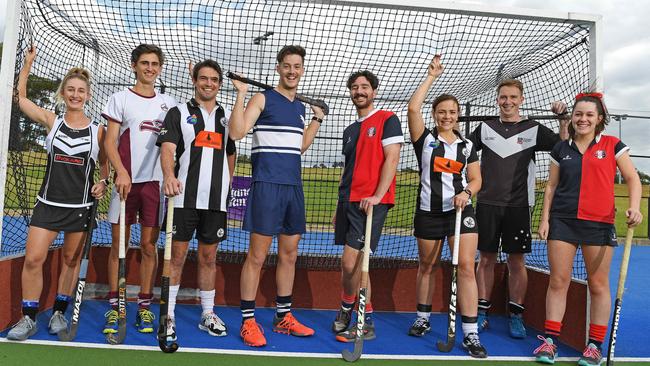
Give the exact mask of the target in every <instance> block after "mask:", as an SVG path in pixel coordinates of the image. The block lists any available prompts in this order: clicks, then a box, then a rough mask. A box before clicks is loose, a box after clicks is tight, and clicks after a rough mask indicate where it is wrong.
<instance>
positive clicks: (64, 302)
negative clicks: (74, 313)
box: [52, 294, 71, 314]
mask: <svg viewBox="0 0 650 366" xmlns="http://www.w3.org/2000/svg"><path fill="white" fill-rule="evenodd" d="M70 299H71V297H70V296H68V295H61V294H58V295H56V300H54V307H53V308H52V314H54V312H55V311H60V312H61V313H64V314H65V311H66V310H67V309H68V304H69V303H70Z"/></svg>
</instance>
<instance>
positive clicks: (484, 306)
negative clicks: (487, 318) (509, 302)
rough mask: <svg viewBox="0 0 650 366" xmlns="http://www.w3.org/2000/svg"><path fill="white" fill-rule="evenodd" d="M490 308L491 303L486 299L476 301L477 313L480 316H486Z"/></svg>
mask: <svg viewBox="0 0 650 366" xmlns="http://www.w3.org/2000/svg"><path fill="white" fill-rule="evenodd" d="M491 307H492V302H491V301H490V300H486V299H478V312H479V313H482V314H487V313H488V311H489V310H490V308H491Z"/></svg>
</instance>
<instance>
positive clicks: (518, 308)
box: [508, 301, 526, 315]
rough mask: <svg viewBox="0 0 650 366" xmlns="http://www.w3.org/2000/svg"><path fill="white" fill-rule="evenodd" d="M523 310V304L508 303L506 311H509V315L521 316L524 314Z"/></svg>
mask: <svg viewBox="0 0 650 366" xmlns="http://www.w3.org/2000/svg"><path fill="white" fill-rule="evenodd" d="M525 309H526V308H524V305H523V304H517V303H516V302H514V301H510V302H509V303H508V310H509V311H510V314H511V315H521V314H523V313H524V310H525Z"/></svg>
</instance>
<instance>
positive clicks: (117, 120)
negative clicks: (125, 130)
mask: <svg viewBox="0 0 650 366" xmlns="http://www.w3.org/2000/svg"><path fill="white" fill-rule="evenodd" d="M102 117H104V118H105V119H106V120H107V121H113V122H117V123H119V124H122V121H120V120H119V119H117V118H113V117H111V116H109V115H108V114H106V113H102Z"/></svg>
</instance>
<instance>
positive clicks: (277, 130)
mask: <svg viewBox="0 0 650 366" xmlns="http://www.w3.org/2000/svg"><path fill="white" fill-rule="evenodd" d="M305 54H306V52H305V49H304V48H302V47H301V46H295V45H291V46H285V47H283V48H282V49H281V50H280V52H278V55H277V61H278V64H277V66H276V71H277V73H278V75H279V76H280V80H279V83H278V85H277V86H276V87H275V88H273V89H269V90H266V91H264V92H261V93H257V94H255V95H254V96H253V97H252V98H251V100H250V101H249V102H248V105H247V106H246V107H245V108H244V98H245V97H246V93H247V91H248V87H247V85H246V84H244V83H241V82H239V81H235V80H233V84H234V86H235V88H236V89H237V100H236V102H235V106H234V107H233V111H232V114H231V119H230V136H231V137H232V138H233V139H234V140H239V139H242V138H244V136H246V134H247V133H248V131H250V130H251V129H253V147H252V151H251V162H252V165H253V174H252V175H253V183H252V186H251V189H250V193H249V196H248V202H247V205H246V214H245V217H244V225H243V227H244V229H245V230H247V231H249V232H250V244H249V248H248V254H247V256H246V261H245V262H244V266H243V268H242V273H241V312H242V326H241V330H240V335H241V337H242V339H243V341H244V343H245V344H247V345H249V346H253V347H261V346H264V345H266V338H265V337H264V334H263V332H262V331H261V329H260V327H259V325H258V324H257V323H256V321H255V297H256V295H257V290H258V285H259V280H260V271H261V269H262V265H263V264H264V260H265V259H266V255H267V253H268V250H269V247H270V246H271V242H272V240H273V236H275V235H277V236H278V264H277V267H276V286H277V298H276V304H277V311H276V314H275V317H274V319H273V331H274V332H278V333H284V334H291V335H294V336H299V337H305V336H311V335H313V334H314V330H313V329H311V328H309V327H306V326H304V325H302V324H301V323H300V322H298V320H296V318H295V317H294V316H293V314H292V313H291V295H292V292H293V281H294V276H295V263H296V257H297V255H298V242H299V241H300V236H301V235H302V234H303V233H305V231H306V224H305V203H304V194H303V190H302V179H301V176H300V171H301V169H300V168H301V165H300V162H301V159H300V156H301V154H302V153H303V152H305V151H306V150H307V149H308V148H309V146H310V145H311V143H312V142H313V141H314V138H315V136H316V133H317V132H318V128H319V127H320V124H321V122H322V121H323V118H324V116H325V114H324V113H323V111H322V110H321V109H320V108H318V107H314V106H312V107H311V108H312V111H313V113H314V116H313V117H312V119H311V123H309V125H308V126H307V127H306V128H305V106H304V105H303V104H302V103H301V102H300V101H299V100H297V99H296V93H297V90H298V83H299V82H300V78H301V77H302V75H303V73H304V58H305Z"/></svg>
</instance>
